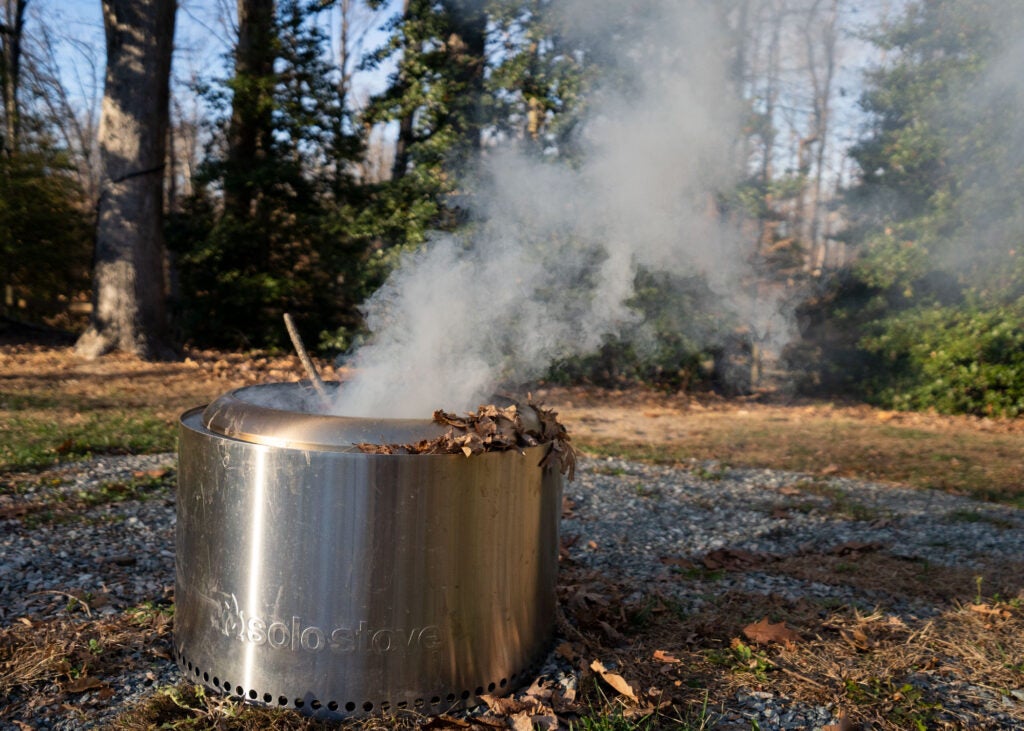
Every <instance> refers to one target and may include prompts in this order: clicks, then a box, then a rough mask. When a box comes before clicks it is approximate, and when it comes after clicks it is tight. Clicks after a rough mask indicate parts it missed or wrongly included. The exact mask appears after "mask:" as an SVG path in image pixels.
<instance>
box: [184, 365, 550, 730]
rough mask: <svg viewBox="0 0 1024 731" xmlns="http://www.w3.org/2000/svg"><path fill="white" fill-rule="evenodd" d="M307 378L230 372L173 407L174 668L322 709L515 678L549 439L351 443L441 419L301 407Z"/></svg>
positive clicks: (265, 698)
mask: <svg viewBox="0 0 1024 731" xmlns="http://www.w3.org/2000/svg"><path fill="white" fill-rule="evenodd" d="M304 393H305V392H304V389H303V388H302V387H301V386H299V385H298V384H271V385H264V386H253V387H250V388H243V389H239V390H237V391H234V392H232V393H229V394H226V395H225V396H222V397H221V398H219V399H218V400H217V401H215V402H213V403H212V404H210V405H209V406H208V407H206V409H205V410H202V409H195V410H192V411H189V412H186V413H185V414H184V415H183V416H182V418H181V431H180V447H179V449H180V463H179V485H178V523H177V575H176V585H175V604H176V608H175V619H174V625H175V626H174V636H175V646H176V652H177V661H178V664H179V666H180V667H181V669H182V672H184V673H185V674H186V676H187V677H188V678H189V679H191V680H192V681H194V682H196V683H201V684H203V685H205V686H207V687H209V688H213V689H215V690H217V691H219V692H221V693H227V694H231V695H234V696H237V697H240V698H244V699H246V700H249V701H252V702H256V703H262V704H266V705H272V706H282V707H290V708H296V709H299V710H300V711H302V712H304V713H307V714H312V715H315V716H318V717H326V718H343V717H348V716H354V715H362V714H373V713H388V712H396V711H398V710H400V709H409V710H415V711H418V712H420V713H440V712H444V711H448V710H450V709H452V708H458V707H468V706H472V705H475V704H477V703H478V702H480V701H479V698H480V696H481V695H483V694H494V695H501V694H504V693H508V692H509V691H510V690H512V688H514V687H515V686H516V685H517V684H519V683H520V682H521V681H525V680H527V678H528V674H529V672H530V670H531V668H532V667H533V666H534V665H535V664H536V663H537V662H538V661H539V660H540V659H542V657H543V655H544V653H545V652H546V650H547V649H548V647H549V644H550V640H551V638H552V636H553V632H554V617H555V578H556V571H557V557H558V521H559V516H560V510H561V487H562V483H561V475H560V474H559V473H558V470H557V468H554V467H548V468H541V467H540V466H539V463H540V462H541V460H542V459H543V457H544V456H545V454H546V450H547V449H548V447H547V446H539V447H533V448H530V449H527V450H526V451H525V453H520V452H516V451H509V452H490V453H485V454H480V455H475V456H473V457H470V458H466V457H463V456H462V455H409V454H365V453H362V452H360V451H359V450H358V449H357V448H356V447H355V446H354V445H355V444H358V443H362V442H373V443H381V444H392V443H399V444H404V443H410V442H415V441H419V440H421V439H424V438H428V437H433V436H437V435H438V434H440V433H441V432H443V428H442V427H440V426H438V425H435V424H433V423H431V422H428V421H418V420H370V419H354V418H343V417H332V416H325V415H321V414H315V413H311V412H310V410H308V409H307V408H306V405H305V398H306V397H305V396H304V395H303V394H304Z"/></svg>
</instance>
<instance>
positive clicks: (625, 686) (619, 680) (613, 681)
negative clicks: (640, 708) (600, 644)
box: [590, 660, 637, 701]
mask: <svg viewBox="0 0 1024 731" xmlns="http://www.w3.org/2000/svg"><path fill="white" fill-rule="evenodd" d="M590 669H591V670H593V671H594V672H595V673H597V674H598V675H600V676H601V680H603V681H604V682H606V683H608V685H610V686H611V687H613V688H614V689H615V690H617V691H618V692H619V693H621V694H622V695H624V696H626V697H627V698H630V699H632V700H634V701H635V700H636V699H637V698H636V693H634V692H633V687H632V686H631V685H630V684H629V683H627V682H626V679H625V678H623V677H622V676H621V675H618V674H617V673H613V672H610V671H608V670H606V669H605V667H604V665H603V664H602V663H601V661H600V660H594V661H593V662H592V663H590Z"/></svg>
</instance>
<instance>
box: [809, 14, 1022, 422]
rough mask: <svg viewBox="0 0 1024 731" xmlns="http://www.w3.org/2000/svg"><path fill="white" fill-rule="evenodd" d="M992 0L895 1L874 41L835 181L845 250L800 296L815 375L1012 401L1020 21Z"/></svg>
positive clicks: (1017, 297)
mask: <svg viewBox="0 0 1024 731" xmlns="http://www.w3.org/2000/svg"><path fill="white" fill-rule="evenodd" d="M1003 10H1005V8H1004V7H1003V4H1002V3H1000V2H997V1H996V0H970V1H969V2H963V1H961V0H927V1H926V2H913V3H910V4H908V5H907V6H906V8H905V10H904V13H903V14H902V17H900V18H899V19H898V21H897V22H895V23H894V24H892V25H891V26H887V27H884V28H881V29H880V30H879V32H878V33H877V35H876V36H875V43H876V44H877V45H878V46H879V47H880V48H881V49H883V50H884V51H885V52H886V57H887V59H888V61H887V63H885V64H883V65H881V66H880V67H878V68H877V69H875V70H874V71H872V72H871V73H870V74H869V75H868V78H867V85H866V92H865V95H864V97H863V101H862V104H863V106H864V108H865V110H866V111H867V112H868V113H869V115H870V119H871V127H870V129H869V130H868V133H867V134H866V135H865V137H864V138H863V139H862V140H861V141H860V142H859V143H858V144H857V145H856V146H855V147H854V149H853V150H852V152H851V154H852V156H853V158H854V160H855V161H856V162H857V164H858V166H859V168H860V171H861V173H860V179H859V181H858V182H857V184H856V185H854V186H852V187H851V188H850V189H849V190H848V191H847V194H846V202H847V205H848V207H849V220H850V226H849V229H848V231H847V234H846V236H847V238H848V240H849V242H850V243H851V244H852V245H854V246H855V247H856V249H857V251H858V259H857V261H856V262H855V263H854V264H853V265H851V266H850V267H848V268H847V269H846V270H844V271H842V272H840V273H839V276H837V278H836V279H835V280H834V281H833V283H832V287H831V289H830V291H829V292H828V295H827V297H826V298H825V299H824V300H822V301H819V302H816V303H813V304H814V309H816V310H817V314H813V313H811V312H808V313H807V314H808V322H809V323H812V324H813V326H814V327H813V329H812V331H811V332H808V335H809V337H810V340H811V342H814V343H815V345H816V346H817V347H818V348H819V349H820V350H821V351H822V353H823V354H824V355H825V356H826V357H825V358H824V359H823V361H822V363H823V369H822V375H821V377H822V378H823V379H824V380H828V379H830V378H832V379H834V380H833V385H836V386H844V385H845V386H846V387H852V388H854V389H856V390H857V392H858V393H859V394H860V395H862V396H865V397H867V398H870V399H873V400H876V401H878V402H880V403H884V404H886V405H888V406H896V407H902V408H908V407H909V408H928V407H934V408H938V409H942V410H950V411H970V412H973V413H979V414H989V413H1006V414H1011V415H1012V414H1018V413H1022V412H1024V366H1022V363H1021V358H1020V356H1019V342H1020V341H1021V340H1022V339H1024V333H1022V332H1021V327H1020V322H1021V317H1022V314H1024V263H1022V261H1021V257H1020V256H1019V251H1018V249H1019V245H1020V243H1019V242H1020V241H1021V239H1022V237H1024V202H1022V201H1021V199H1020V195H1019V191H1020V190H1021V188H1022V187H1024V165H1022V158H1021V155H1020V152H1019V151H1020V149H1021V145H1022V144H1024V133H1022V132H1021V131H1020V129H1019V124H1018V120H1019V119H1020V118H1021V115H1022V113H1024V88H1022V86H1021V84H1020V82H1019V79H1018V77H1017V74H1016V68H1017V67H1018V66H1019V62H1018V60H1017V58H1018V55H1019V52H1020V48H1021V46H1020V38H1021V37H1022V35H1021V30H1022V28H1021V22H1020V19H1019V18H1017V17H1016V16H1014V15H1013V14H1012V13H1011V14H1006V13H1004V12H1002V11H1003Z"/></svg>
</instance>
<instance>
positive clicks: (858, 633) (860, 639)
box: [839, 627, 877, 650]
mask: <svg viewBox="0 0 1024 731" xmlns="http://www.w3.org/2000/svg"><path fill="white" fill-rule="evenodd" d="M839 634H841V635H842V637H843V639H844V640H846V641H847V642H848V643H850V645H851V646H852V647H853V649H855V650H870V649H871V648H872V647H874V646H875V645H876V644H877V643H876V642H875V641H874V640H872V639H871V638H870V637H868V636H867V634H866V633H865V632H864V630H862V629H861V628H860V627H854V628H853V629H852V630H850V631H849V632H847V631H846V630H844V629H843V630H839Z"/></svg>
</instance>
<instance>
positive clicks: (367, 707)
mask: <svg viewBox="0 0 1024 731" xmlns="http://www.w3.org/2000/svg"><path fill="white" fill-rule="evenodd" d="M363 710H364V711H366V712H367V713H369V712H370V711H372V710H373V704H372V703H370V701H366V703H364V704H363Z"/></svg>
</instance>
